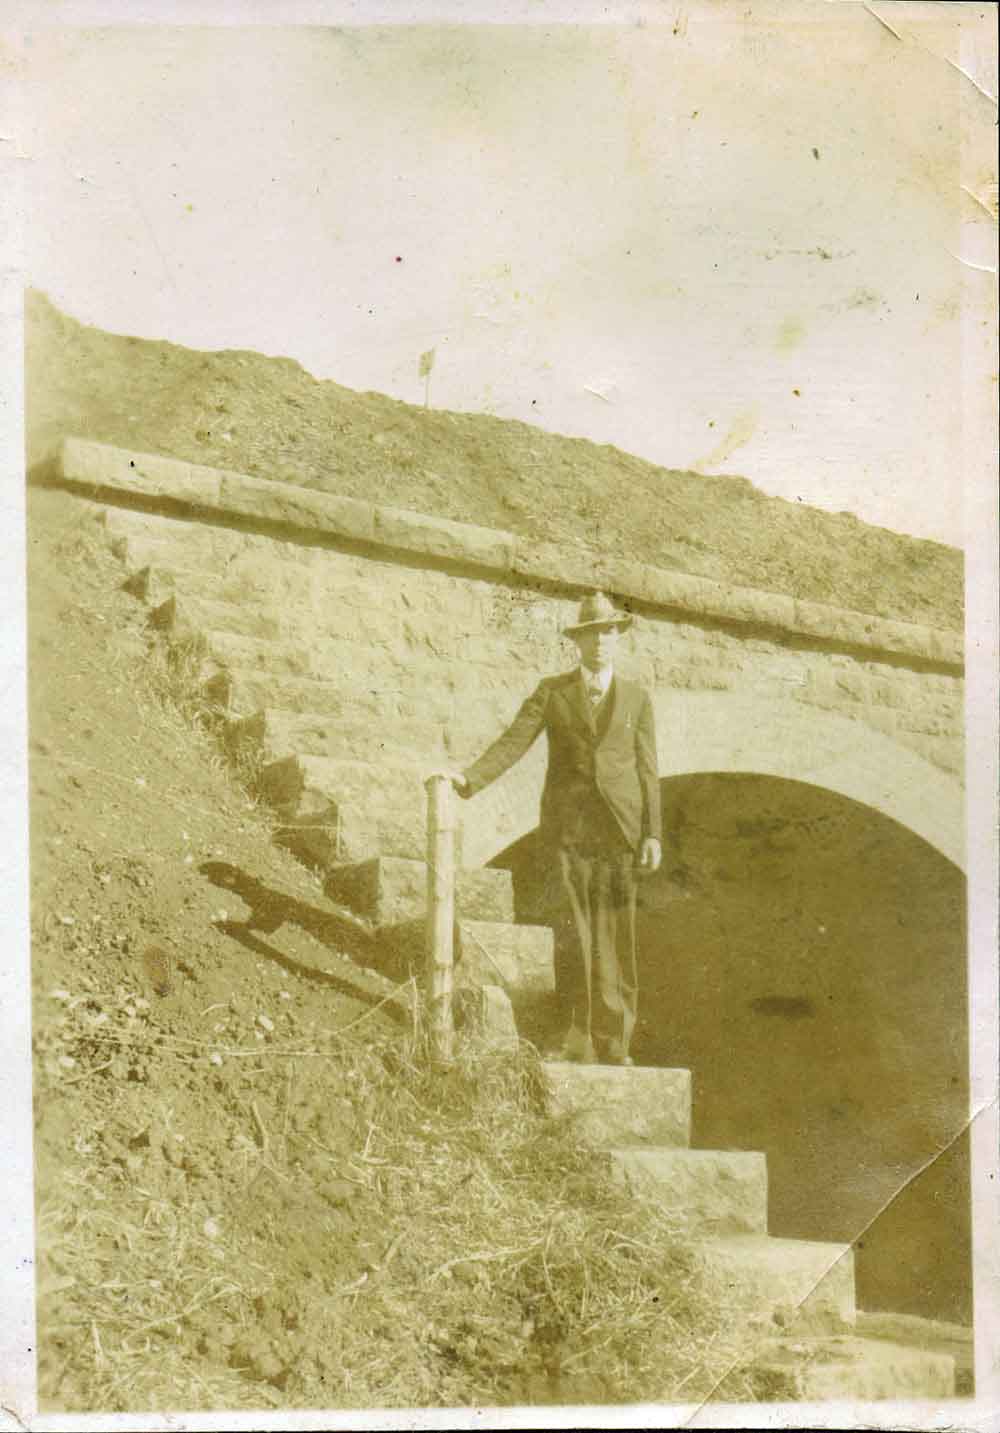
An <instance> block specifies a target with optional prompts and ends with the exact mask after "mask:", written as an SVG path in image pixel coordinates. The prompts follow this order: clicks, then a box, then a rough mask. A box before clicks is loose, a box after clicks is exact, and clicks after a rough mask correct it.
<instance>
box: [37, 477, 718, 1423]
mask: <svg viewBox="0 0 1000 1433" xmlns="http://www.w3.org/2000/svg"><path fill="white" fill-rule="evenodd" d="M94 511H95V509H93V508H92V507H91V506H90V505H88V504H87V503H85V502H82V501H80V500H78V499H75V498H71V497H69V496H68V495H66V494H63V493H59V492H52V491H44V490H34V491H32V492H31V493H30V494H29V531H28V538H29V541H28V555H29V589H28V598H29V663H30V665H29V674H30V708H29V720H30V732H29V736H30V797H31V861H32V867H31V878H32V883H31V898H32V942H33V951H32V975H33V1044H34V1096H35V1101H34V1107H35V1162H36V1178H35V1192H36V1212H37V1231H38V1233H37V1240H38V1248H37V1256H38V1259H37V1271H38V1280H37V1292H38V1338H39V1394H40V1401H41V1404H42V1406H43V1408H45V1409H47V1410H52V1409H60V1408H61V1409H71V1410H75V1411H93V1410H98V1409H109V1410H128V1411H131V1412H133V1413H136V1412H141V1411H143V1410H146V1409H161V1410H162V1409H172V1410H181V1409H185V1408H189V1409H194V1408H214V1409H228V1408H268V1407H289V1408H291V1407H302V1408H325V1407H386V1406H393V1407H400V1406H414V1405H431V1406H442V1405H445V1406H483V1405H490V1404H505V1403H506V1404H509V1403H538V1402H557V1403H579V1402H584V1403H586V1402H594V1401H598V1400H609V1401H618V1402H621V1401H629V1400H630V1399H632V1398H645V1399H654V1398H661V1397H662V1398H669V1397H670V1396H672V1391H673V1390H674V1389H675V1388H676V1389H678V1390H679V1389H680V1388H683V1390H684V1396H685V1397H698V1396H706V1395H707V1394H708V1393H709V1392H710V1391H711V1389H712V1388H713V1387H714V1386H715V1385H716V1383H717V1382H718V1380H719V1378H720V1377H721V1376H722V1375H723V1374H724V1373H725V1371H726V1368H727V1367H728V1366H729V1364H730V1362H731V1359H732V1357H733V1350H734V1349H735V1348H736V1347H737V1345H738V1344H739V1340H740V1338H741V1337H742V1336H743V1331H742V1327H741V1326H737V1325H736V1323H735V1322H734V1321H732V1320H731V1321H730V1326H729V1327H721V1326H720V1318H719V1315H718V1313H713V1312H712V1309H713V1307H714V1306H715V1305H717V1304H719V1302H720V1291H719V1290H718V1289H715V1290H712V1289H709V1288H707V1287H705V1283H704V1279H703V1278H701V1277H700V1276H698V1275H697V1274H696V1273H695V1272H694V1271H693V1270H692V1268H691V1259H690V1254H689V1253H687V1252H685V1250H684V1248H683V1247H680V1246H678V1244H677V1241H676V1238H675V1231H672V1230H671V1228H670V1225H669V1220H668V1219H667V1216H665V1215H664V1214H663V1212H662V1210H660V1209H659V1207H658V1206H654V1205H645V1204H643V1202H642V1201H638V1200H635V1199H633V1198H631V1197H630V1196H629V1195H628V1193H627V1192H626V1191H625V1190H624V1188H622V1187H621V1186H619V1185H616V1184H614V1183H613V1182H612V1180H611V1176H610V1173H609V1172H608V1171H607V1169H606V1167H605V1165H604V1164H603V1163H602V1162H601V1161H600V1159H599V1157H598V1156H596V1155H594V1154H590V1153H588V1152H587V1151H586V1150H585V1149H582V1148H580V1147H579V1146H578V1144H577V1142H576V1139H575V1136H574V1135H573V1132H572V1130H571V1129H568V1128H566V1127H565V1125H564V1124H563V1123H560V1122H559V1121H557V1120H553V1119H550V1118H547V1117H546V1116H545V1115H544V1112H543V1110H542V1107H541V1103H540V1092H539V1091H540V1086H539V1066H538V1062H537V1056H535V1055H533V1053H532V1052H531V1051H530V1050H527V1049H526V1050H524V1051H522V1052H521V1053H520V1054H519V1055H518V1056H505V1057H500V1056H496V1057H491V1056H489V1055H488V1054H486V1055H484V1054H483V1053H482V1052H480V1053H479V1054H478V1055H472V1054H470V1052H468V1051H465V1052H464V1053H462V1055H461V1058H460V1059H459V1061H458V1062H457V1064H456V1065H455V1067H454V1068H453V1069H451V1070H450V1071H449V1072H448V1073H447V1074H443V1073H441V1072H436V1071H433V1070H428V1068H427V1067H426V1065H425V1064H424V1063H422V1062H421V1061H420V1060H419V1058H417V1046H416V1045H415V1043H414V1040H413V1038H412V1036H411V1033H410V1031H409V1028H408V1022H407V1021H406V1019H404V1018H401V1017H402V1016H403V1014H404V1010H405V1008H408V1007H404V1008H402V1009H401V1004H400V996H399V991H398V988H397V987H395V986H392V985H390V983H389V982H387V981H385V980H384V979H383V978H382V977H380V976H378V975H376V974H375V973H374V972H372V971H370V970H369V969H367V968H366V965H365V962H366V961H368V960H370V959H371V957H372V936H371V933H370V932H369V931H368V930H367V928H366V927H365V926H364V925H363V924H362V923H360V922H358V921H357V920H356V919H354V918H352V917H351V916H350V913H349V912H345V911H342V910H340V909H339V908H337V907H335V906H333V905H332V904H331V903H330V902H329V901H328V900H326V898H325V897H324V896H323V894H322V890H321V888H320V885H319V882H318V880H317V879H316V878H315V877H313V876H312V875H310V874H309V873H308V872H307V871H306V870H305V869H303V868H302V867H300V866H299V865H297V864H296V862H295V861H294V860H293V859H292V857H291V856H289V855H287V853H283V852H282V851H280V850H278V849H277V848H275V847H274V846H273V845H272V843H271V840H270V826H269V823H268V820H267V818H266V815H265V813H263V812H261V811H260V810H257V809H256V808H254V807H253V806H252V804H251V802H250V801H249V799H248V797H247V795H246V794H245V792H244V791H243V790H242V788H241V787H240V786H239V785H238V784H236V782H235V781H234V779H233V777H232V775H231V774H230V773H229V772H228V771H227V769H226V768H225V767H224V766H223V764H222V762H221V761H220V759H219V756H218V753H217V749H216V747H215V745H214V744H213V740H212V739H211V737H210V735H209V734H208V733H207V732H206V731H204V730H203V729H201V728H200V727H199V726H198V725H197V724H196V723H195V724H192V719H193V718H194V717H196V716H197V709H196V708H192V707H191V706H190V704H187V705H186V704H185V700H184V692H185V688H184V683H183V681H182V680H181V679H180V678H179V677H178V676H177V674H176V673H172V672H171V670H170V669H169V668H168V667H167V666H165V665H164V664H163V663H162V661H161V660H160V656H159V649H158V647H157V645H156V643H155V642H152V643H151V642H150V638H149V633H148V630H147V628H146V625H145V618H146V614H145V611H144V609H143V608H142V606H141V604H140V603H139V602H137V601H136V600H134V599H133V598H131V597H129V596H127V595H126V594H125V593H124V592H122V591H121V590H120V584H121V581H122V578H123V573H122V570H121V568H120V567H119V565H118V564H117V562H115V561H114V560H113V559H112V558H111V556H110V555H109V553H108V551H107V548H106V546H105V544H104V543H103V542H102V541H101V539H100V535H99V533H98V532H97V530H96V529H95V527H94V525H93V517H92V515H93V513H94ZM88 514H90V516H88Z"/></svg>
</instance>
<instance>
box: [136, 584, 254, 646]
mask: <svg viewBox="0 0 1000 1433" xmlns="http://www.w3.org/2000/svg"><path fill="white" fill-rule="evenodd" d="M149 620H150V623H151V624H152V626H154V627H156V628H158V629H159V630H161V631H164V632H170V633H171V634H172V635H174V636H194V635H195V634H199V633H207V632H232V633H235V634H236V635H237V636H241V637H252V638H254V639H256V640H257V641H262V642H278V641H280V639H281V635H282V632H281V624H280V622H279V620H278V618H277V617H276V616H274V615H272V614H271V613H269V612H268V611H267V610H266V609H261V608H259V607H257V608H255V607H250V606H243V605H237V604H236V603H234V602H212V601H207V600H205V599H204V598H197V597H187V596H179V595H178V594H177V592H176V591H174V592H173V593H172V594H171V596H169V597H168V598H167V599H166V601H164V602H162V603H161V604H160V605H159V607H157V608H155V609H154V611H153V612H152V613H151V615H150V619H149Z"/></svg>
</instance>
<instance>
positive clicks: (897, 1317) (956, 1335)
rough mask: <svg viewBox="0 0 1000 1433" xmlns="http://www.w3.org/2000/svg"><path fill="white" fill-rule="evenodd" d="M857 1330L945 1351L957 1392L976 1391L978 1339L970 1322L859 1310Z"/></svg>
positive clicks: (870, 1336)
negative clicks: (950, 1360)
mask: <svg viewBox="0 0 1000 1433" xmlns="http://www.w3.org/2000/svg"><path fill="white" fill-rule="evenodd" d="M855 1333H856V1334H857V1335H858V1337H859V1338H864V1339H882V1340H884V1341H885V1342H887V1343H891V1344H897V1345H902V1346H903V1347H904V1348H909V1349H923V1350H924V1351H925V1352H926V1353H936V1354H942V1355H944V1356H946V1357H948V1358H950V1359H952V1361H953V1363H954V1366H955V1392H956V1393H957V1394H960V1395H962V1396H964V1397H968V1396H970V1395H971V1394H972V1393H973V1392H974V1390H975V1340H974V1338H973V1332H972V1329H971V1328H970V1327H969V1325H967V1324H956V1323H949V1322H947V1321H946V1320H944V1319H925V1318H920V1317H919V1316H917V1315H915V1314H895V1313H886V1312H879V1313H866V1312H863V1311H862V1310H860V1309H859V1310H858V1317H857V1323H856V1325H855Z"/></svg>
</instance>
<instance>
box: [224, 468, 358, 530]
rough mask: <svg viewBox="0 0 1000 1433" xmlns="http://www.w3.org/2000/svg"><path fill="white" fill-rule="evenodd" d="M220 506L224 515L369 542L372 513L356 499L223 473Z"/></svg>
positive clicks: (292, 484)
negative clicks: (228, 514) (231, 514)
mask: <svg viewBox="0 0 1000 1433" xmlns="http://www.w3.org/2000/svg"><path fill="white" fill-rule="evenodd" d="M218 502H219V506H220V507H221V508H222V509H224V511H225V512H228V513H235V514H237V515H238V516H240V517H247V518H251V519H256V520H257V521H258V522H267V523H278V524H280V525H281V526H282V527H288V528H292V529H297V530H298V531H300V532H308V533H310V534H323V535H326V536H329V537H331V538H347V539H349V540H350V541H353V542H371V541H372V538H373V536H374V525H375V523H374V509H373V507H372V505H371V503H366V502H361V501H359V500H358V499H357V498H345V497H340V496H337V495H335V494H332V493H323V492H318V491H316V490H315V489H314V488H303V487H299V486H298V485H297V484H295V483H282V482H275V481H273V480H272V479H269V478H252V477H249V476H248V475H246V474H244V473H223V474H222V475H221V481H220V484H219V497H218Z"/></svg>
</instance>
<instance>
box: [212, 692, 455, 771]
mask: <svg viewBox="0 0 1000 1433" xmlns="http://www.w3.org/2000/svg"><path fill="white" fill-rule="evenodd" d="M227 740H228V741H229V743H230V744H231V745H232V746H234V747H238V746H240V745H243V744H247V743H249V744H251V745H253V746H255V747H257V748H258V749H259V750H260V752H261V754H262V756H263V758H264V760H265V761H268V762H270V761H281V760H283V759H284V758H285V757H287V756H328V757H335V758H337V759H340V760H354V761H365V760H367V761H373V762H380V761H385V760H388V761H392V762H396V763H404V764H405V763H408V762H419V763H422V764H423V765H424V767H425V768H426V769H428V770H429V769H430V768H431V767H432V766H433V765H434V764H435V763H437V764H440V763H442V762H444V761H445V760H446V759H447V752H446V751H445V747H444V739H443V732H442V728H441V727H440V725H438V724H436V723H434V722H427V721H425V722H405V723H404V722H402V721H400V720H399V719H398V718H395V719H394V718H391V717H388V716H384V717H379V716H377V715H375V713H373V712H372V711H371V710H370V709H368V710H365V709H364V708H362V709H361V710H356V711H351V709H350V706H349V703H348V702H347V701H346V700H345V702H344V704H343V708H342V710H341V712H340V714H339V715H337V716H332V715H325V714H322V713H317V712H285V711H280V710H279V709H278V708H276V707H273V706H269V707H265V708H264V709H262V710H260V711H256V712H254V713H253V714H252V715H250V716H247V717H240V718H238V719H237V720H235V721H233V722H232V723H231V724H230V726H229V729H228V731H227Z"/></svg>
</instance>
